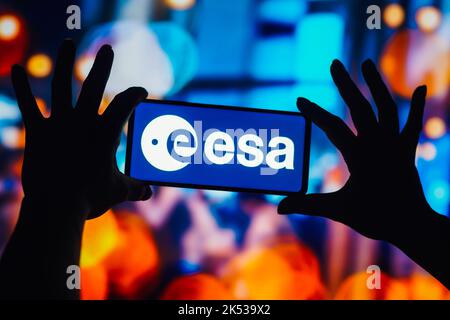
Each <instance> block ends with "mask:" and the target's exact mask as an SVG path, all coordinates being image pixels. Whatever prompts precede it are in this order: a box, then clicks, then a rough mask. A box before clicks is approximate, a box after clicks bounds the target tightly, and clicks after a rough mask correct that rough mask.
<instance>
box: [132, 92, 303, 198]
mask: <svg viewBox="0 0 450 320" xmlns="http://www.w3.org/2000/svg"><path fill="white" fill-rule="evenodd" d="M142 102H149V103H155V104H164V105H176V106H180V105H181V106H182V105H186V106H190V107H200V108H213V109H224V110H234V111H247V112H248V111H249V112H258V113H261V112H262V113H271V114H284V115H293V116H299V117H303V118H304V119H305V141H304V153H303V171H302V184H301V188H300V190H298V191H285V190H266V189H253V188H240V187H222V186H214V185H201V184H191V183H174V182H162V181H155V180H142V179H137V180H139V181H144V182H148V183H149V184H151V185H156V186H169V187H179V188H190V189H191V188H192V189H206V190H222V191H235V192H252V193H264V194H274V195H290V194H295V193H303V194H305V193H306V192H307V190H308V175H309V156H310V147H311V121H310V120H308V119H307V118H305V117H304V116H303V115H302V113H300V112H293V111H280V110H269V109H256V108H247V107H237V106H225V105H212V104H204V103H194V102H183V101H174V100H156V99H145V100H143V101H142ZM142 102H141V103H142ZM134 121H135V112H134V111H133V113H132V114H131V116H130V119H129V121H128V130H127V146H126V159H125V174H126V175H128V176H130V167H131V150H132V148H133V134H134ZM133 179H136V178H133Z"/></svg>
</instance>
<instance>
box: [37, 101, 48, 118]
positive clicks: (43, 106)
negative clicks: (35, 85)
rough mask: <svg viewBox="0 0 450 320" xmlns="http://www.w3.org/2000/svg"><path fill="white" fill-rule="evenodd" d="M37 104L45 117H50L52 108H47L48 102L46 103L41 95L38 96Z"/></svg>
mask: <svg viewBox="0 0 450 320" xmlns="http://www.w3.org/2000/svg"><path fill="white" fill-rule="evenodd" d="M35 99H36V104H37V106H38V108H39V111H40V112H41V113H42V115H43V116H44V117H45V118H48V117H49V116H50V110H49V109H48V108H47V104H46V103H45V100H44V99H42V98H39V97H36V98H35Z"/></svg>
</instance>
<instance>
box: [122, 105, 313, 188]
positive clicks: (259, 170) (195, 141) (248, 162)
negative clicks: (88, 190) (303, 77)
mask: <svg viewBox="0 0 450 320" xmlns="http://www.w3.org/2000/svg"><path fill="white" fill-rule="evenodd" d="M310 131H311V124H310V122H309V121H307V120H306V119H305V118H304V117H303V116H302V115H301V114H300V113H297V112H285V111H270V110H261V109H250V108H242V107H228V106H216V105H204V104H194V103H186V102H175V101H159V100H145V101H144V102H142V103H140V104H139V105H138V106H137V107H136V109H135V111H134V113H133V114H132V116H131V119H130V122H129V126H128V140H127V159H126V169H125V170H126V174H127V175H129V176H131V177H133V178H136V179H139V180H144V181H148V182H149V183H150V184H154V185H167V186H179V187H187V188H202V189H216V190H231V191H248V192H264V193H268V194H289V193H294V192H306V188H307V178H308V165H309V144H310Z"/></svg>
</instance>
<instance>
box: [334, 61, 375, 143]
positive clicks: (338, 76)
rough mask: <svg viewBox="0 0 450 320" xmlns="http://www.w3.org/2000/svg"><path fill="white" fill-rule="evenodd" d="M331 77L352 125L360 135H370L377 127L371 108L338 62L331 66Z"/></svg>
mask: <svg viewBox="0 0 450 320" xmlns="http://www.w3.org/2000/svg"><path fill="white" fill-rule="evenodd" d="M330 71H331V76H332V78H333V81H334V83H335V84H336V87H337V88H338V90H339V93H340V94H341V96H342V99H344V101H345V103H346V104H347V106H348V108H349V109H350V114H351V116H352V120H353V123H354V124H355V127H356V130H357V131H358V134H360V135H365V136H367V135H371V134H372V132H373V131H374V130H375V128H376V127H377V121H376V118H375V114H374V113H373V110H372V107H371V105H370V103H369V102H368V101H367V99H366V98H365V97H364V96H363V94H362V93H361V91H359V89H358V87H357V86H356V84H355V83H354V82H353V80H352V79H351V78H350V75H349V74H348V72H347V70H345V67H344V65H343V64H342V62H340V61H339V60H334V61H333V63H332V64H331V68H330Z"/></svg>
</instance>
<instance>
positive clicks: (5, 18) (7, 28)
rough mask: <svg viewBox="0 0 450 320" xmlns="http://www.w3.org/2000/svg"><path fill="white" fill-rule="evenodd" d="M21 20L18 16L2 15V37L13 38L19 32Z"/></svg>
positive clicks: (0, 24)
mask: <svg viewBox="0 0 450 320" xmlns="http://www.w3.org/2000/svg"><path fill="white" fill-rule="evenodd" d="M19 31H20V21H19V19H17V17H15V16H13V15H11V14H6V15H2V16H0V39H1V40H6V41H8V40H12V39H14V38H15V37H17V35H18V34H19Z"/></svg>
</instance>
